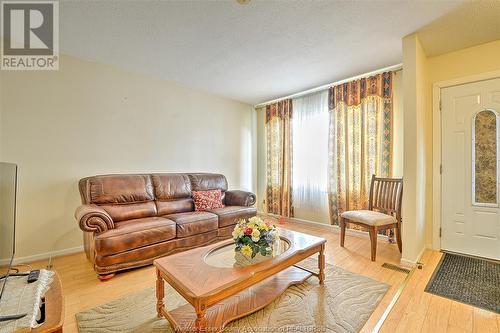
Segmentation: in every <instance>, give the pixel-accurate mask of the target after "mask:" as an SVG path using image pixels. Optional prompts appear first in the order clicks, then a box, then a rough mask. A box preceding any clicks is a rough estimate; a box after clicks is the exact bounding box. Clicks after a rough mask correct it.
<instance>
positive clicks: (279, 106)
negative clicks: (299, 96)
mask: <svg viewBox="0 0 500 333" xmlns="http://www.w3.org/2000/svg"><path fill="white" fill-rule="evenodd" d="M274 117H278V118H280V119H290V118H292V100H291V99H285V100H282V101H279V102H276V103H272V104H269V105H267V106H266V123H268V122H269V121H270V120H271V119H272V118H274Z"/></svg>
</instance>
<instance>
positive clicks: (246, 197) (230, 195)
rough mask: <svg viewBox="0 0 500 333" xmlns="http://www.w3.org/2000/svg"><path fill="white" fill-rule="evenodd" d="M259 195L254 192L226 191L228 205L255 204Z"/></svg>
mask: <svg viewBox="0 0 500 333" xmlns="http://www.w3.org/2000/svg"><path fill="white" fill-rule="evenodd" d="M256 200H257V197H256V196H255V194H253V193H252V192H246V191H237V190H236V191H226V205H227V206H253V205H254V204H255V201H256Z"/></svg>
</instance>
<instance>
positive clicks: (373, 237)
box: [340, 175, 403, 261]
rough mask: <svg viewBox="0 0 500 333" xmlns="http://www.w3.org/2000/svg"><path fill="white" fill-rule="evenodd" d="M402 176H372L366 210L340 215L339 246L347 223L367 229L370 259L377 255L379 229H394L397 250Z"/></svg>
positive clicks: (342, 244)
mask: <svg viewBox="0 0 500 333" xmlns="http://www.w3.org/2000/svg"><path fill="white" fill-rule="evenodd" d="M402 198H403V178H377V177H375V175H373V176H372V181H371V185H370V199H369V206H368V210H351V211H346V212H343V213H342V214H341V215H340V246H342V247H344V240H345V229H346V224H347V223H352V224H356V225H360V226H362V227H364V228H366V229H368V231H369V233H370V241H371V252H372V253H371V254H372V261H375V258H376V256H377V234H378V231H379V230H387V229H392V228H394V229H395V234H396V240H397V243H398V248H399V252H401V249H402V243H401V201H402Z"/></svg>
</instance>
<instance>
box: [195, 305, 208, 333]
mask: <svg viewBox="0 0 500 333" xmlns="http://www.w3.org/2000/svg"><path fill="white" fill-rule="evenodd" d="M194 325H195V327H196V332H206V329H207V319H206V318H205V309H204V308H203V310H201V309H196V321H195V323H194Z"/></svg>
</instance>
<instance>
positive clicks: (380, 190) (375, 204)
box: [369, 175, 403, 218]
mask: <svg viewBox="0 0 500 333" xmlns="http://www.w3.org/2000/svg"><path fill="white" fill-rule="evenodd" d="M402 198H403V178H378V177H375V175H373V176H372V180H371V184H370V201H369V209H370V210H378V211H381V212H383V213H386V214H391V215H392V214H396V216H397V217H398V218H400V217H401V201H402Z"/></svg>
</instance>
